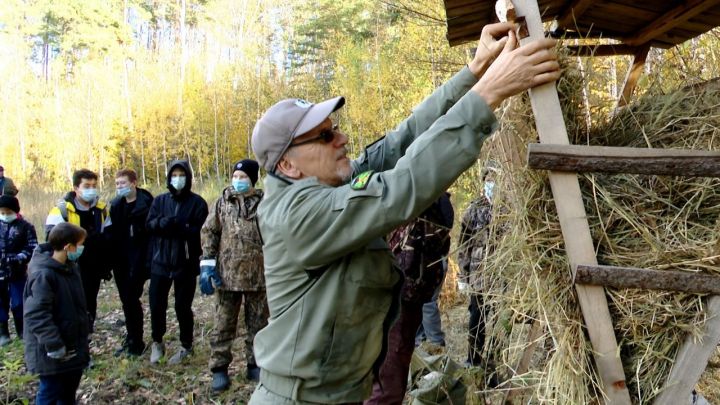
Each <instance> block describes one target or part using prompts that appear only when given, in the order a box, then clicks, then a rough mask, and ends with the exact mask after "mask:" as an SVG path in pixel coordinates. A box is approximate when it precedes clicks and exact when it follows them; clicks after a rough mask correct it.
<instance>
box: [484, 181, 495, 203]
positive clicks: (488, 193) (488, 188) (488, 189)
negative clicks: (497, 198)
mask: <svg viewBox="0 0 720 405" xmlns="http://www.w3.org/2000/svg"><path fill="white" fill-rule="evenodd" d="M494 188H495V182H494V181H486V182H485V185H483V192H485V197H487V199H488V200H492V197H493V189H494Z"/></svg>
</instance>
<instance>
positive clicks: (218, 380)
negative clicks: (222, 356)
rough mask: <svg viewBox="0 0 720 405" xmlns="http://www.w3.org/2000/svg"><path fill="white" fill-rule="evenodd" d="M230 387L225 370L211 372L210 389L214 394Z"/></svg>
mask: <svg viewBox="0 0 720 405" xmlns="http://www.w3.org/2000/svg"><path fill="white" fill-rule="evenodd" d="M229 387H230V377H228V373H227V370H225V369H221V370H217V371H213V377H212V389H213V391H215V392H220V391H225V390H227V389H228V388H229Z"/></svg>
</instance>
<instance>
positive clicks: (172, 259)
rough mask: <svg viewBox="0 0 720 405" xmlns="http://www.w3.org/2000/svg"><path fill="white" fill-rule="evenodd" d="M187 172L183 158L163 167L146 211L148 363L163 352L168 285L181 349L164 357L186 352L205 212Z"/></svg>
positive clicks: (176, 360)
mask: <svg viewBox="0 0 720 405" xmlns="http://www.w3.org/2000/svg"><path fill="white" fill-rule="evenodd" d="M191 187H192V172H191V171H190V163H188V161H187V160H176V161H174V162H172V163H171V164H170V166H169V169H168V176H167V188H168V190H170V191H169V192H167V193H164V194H160V195H159V196H157V198H155V200H154V201H153V203H152V206H151V207H150V213H149V214H148V220H147V229H148V232H149V233H150V235H151V236H152V242H151V249H152V261H151V265H150V319H151V326H152V339H153V343H152V350H151V353H150V362H151V363H157V362H159V361H160V359H161V358H162V357H163V356H164V355H165V346H164V344H163V336H164V335H165V331H166V321H167V319H166V313H167V305H168V295H169V294H170V287H171V286H172V285H173V284H174V286H175V314H176V315H177V319H178V324H179V326H180V343H181V345H182V347H181V348H180V349H179V350H178V351H177V352H176V353H175V355H174V356H173V357H172V358H170V360H169V363H170V364H178V363H180V362H181V361H183V359H185V358H186V357H187V356H189V355H190V354H191V353H192V344H193V328H194V320H193V312H192V301H193V297H194V296H195V288H196V287H197V276H198V274H199V273H200V270H199V269H200V256H201V255H202V249H201V247H200V228H201V227H202V225H203V223H204V222H205V218H206V217H207V215H208V206H207V203H206V202H205V200H203V198H202V197H200V196H199V195H197V194H195V193H193V192H192V191H190V189H191Z"/></svg>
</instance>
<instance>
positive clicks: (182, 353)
mask: <svg viewBox="0 0 720 405" xmlns="http://www.w3.org/2000/svg"><path fill="white" fill-rule="evenodd" d="M191 354H192V349H189V350H188V349H186V348H184V347H182V346H181V347H180V350H178V352H177V353H175V354H174V355H173V356H172V357H170V360H168V364H180V363H182V361H183V360H185V358H186V357H188V356H190V355H191Z"/></svg>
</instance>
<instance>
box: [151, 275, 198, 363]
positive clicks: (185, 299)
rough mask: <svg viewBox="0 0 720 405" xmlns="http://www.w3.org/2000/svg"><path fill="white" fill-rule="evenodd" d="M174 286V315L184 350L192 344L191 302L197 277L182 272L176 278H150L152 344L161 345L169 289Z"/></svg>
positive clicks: (164, 329) (164, 330)
mask: <svg viewBox="0 0 720 405" xmlns="http://www.w3.org/2000/svg"><path fill="white" fill-rule="evenodd" d="M173 284H174V285H175V315H176V316H177V320H178V324H179V326H180V343H181V344H182V346H183V347H184V348H186V349H191V348H192V344H193V328H194V322H195V321H194V318H193V311H192V302H193V298H194V297H195V287H196V286H197V276H195V275H194V274H191V273H190V272H182V273H180V274H179V275H178V276H177V277H176V278H174V279H172V278H170V277H165V276H159V275H156V274H153V275H151V276H150V320H151V325H152V339H153V342H158V343H161V342H162V341H163V336H165V332H166V331H167V308H168V296H169V295H170V287H171V286H172V285H173Z"/></svg>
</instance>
